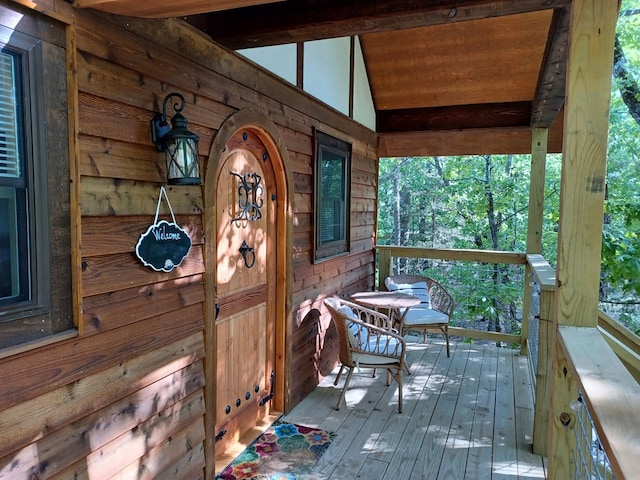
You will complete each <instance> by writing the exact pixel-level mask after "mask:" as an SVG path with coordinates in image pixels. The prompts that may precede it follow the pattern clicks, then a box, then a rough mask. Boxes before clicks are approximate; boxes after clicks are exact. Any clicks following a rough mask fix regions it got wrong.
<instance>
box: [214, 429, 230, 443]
mask: <svg viewBox="0 0 640 480" xmlns="http://www.w3.org/2000/svg"><path fill="white" fill-rule="evenodd" d="M226 434H227V431H226V430H220V432H219V433H218V434H217V435H216V437H215V438H216V441H215V443H218V442H219V441H220V440H222V437H224V436H225V435H226Z"/></svg>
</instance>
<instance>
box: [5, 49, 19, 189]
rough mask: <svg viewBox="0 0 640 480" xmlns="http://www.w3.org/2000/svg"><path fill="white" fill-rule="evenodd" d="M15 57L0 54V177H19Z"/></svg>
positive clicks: (6, 53) (8, 54)
mask: <svg viewBox="0 0 640 480" xmlns="http://www.w3.org/2000/svg"><path fill="white" fill-rule="evenodd" d="M16 85H17V84H16V57H15V56H14V55H12V54H10V53H8V52H6V51H3V52H0V176H2V177H14V178H17V177H20V176H21V174H22V172H21V168H20V157H19V154H18V125H17V118H18V115H17V109H18V103H17V100H16V93H17V92H16Z"/></svg>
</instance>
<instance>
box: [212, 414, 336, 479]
mask: <svg viewBox="0 0 640 480" xmlns="http://www.w3.org/2000/svg"><path fill="white" fill-rule="evenodd" d="M334 438H335V433H332V432H327V431H325V430H320V429H319V428H311V427H305V426H302V425H296V424H294V423H279V422H276V423H274V424H273V425H272V426H271V427H270V428H269V429H268V430H267V431H266V432H264V433H263V434H262V435H260V436H259V437H258V438H257V439H256V441H255V442H253V443H252V444H251V445H249V446H248V447H247V448H246V449H245V451H244V452H242V453H241V454H240V456H239V457H238V458H236V459H235V460H234V461H233V462H232V463H231V464H230V465H229V466H228V467H227V468H225V469H224V470H223V471H222V473H220V474H219V475H218V476H217V477H216V479H219V480H300V479H304V478H307V475H308V474H309V473H310V472H311V469H312V468H313V466H314V465H315V464H316V462H317V461H318V459H319V458H320V457H321V456H322V454H323V453H324V452H325V450H326V449H327V448H329V445H330V444H331V441H332V440H333V439H334Z"/></svg>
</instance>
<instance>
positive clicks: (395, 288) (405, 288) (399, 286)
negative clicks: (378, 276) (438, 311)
mask: <svg viewBox="0 0 640 480" xmlns="http://www.w3.org/2000/svg"><path fill="white" fill-rule="evenodd" d="M387 288H388V289H389V291H392V292H400V293H407V294H409V295H413V296H414V297H418V298H419V299H420V303H421V304H422V303H426V304H428V305H429V307H431V301H430V299H429V289H428V288H427V282H416V283H395V282H393V281H392V280H389V281H387Z"/></svg>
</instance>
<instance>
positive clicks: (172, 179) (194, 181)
mask: <svg viewBox="0 0 640 480" xmlns="http://www.w3.org/2000/svg"><path fill="white" fill-rule="evenodd" d="M171 97H176V98H179V99H180V102H181V103H180V104H178V102H177V101H176V102H174V104H173V109H174V110H175V112H176V113H175V115H174V116H173V118H172V119H171V126H169V123H168V122H167V102H168V101H169V99H170V98H171ZM184 106H185V102H184V97H183V96H182V95H181V94H179V93H175V92H174V93H170V94H169V95H167V96H166V97H165V98H164V102H162V114H160V113H156V115H155V116H154V117H153V119H152V120H151V140H152V141H153V143H155V145H156V148H157V149H158V151H160V152H164V155H165V159H166V161H167V183H169V185H200V183H201V182H200V165H199V164H198V139H199V137H198V135H196V134H195V133H193V132H191V131H190V130H189V129H188V128H187V119H186V118H185V117H184V116H183V115H182V113H180V112H182V110H184Z"/></svg>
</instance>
